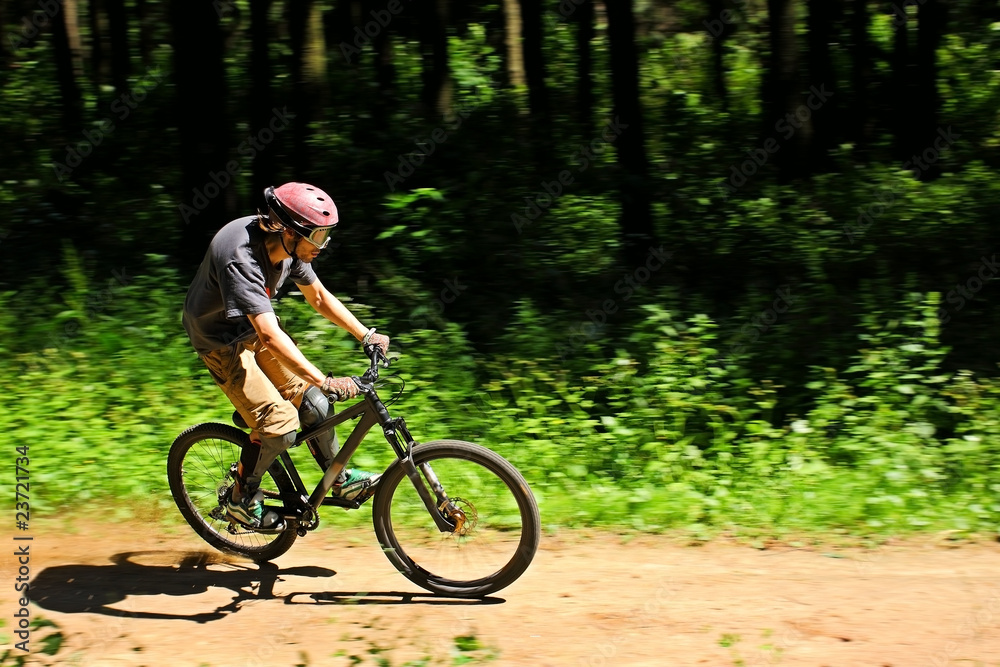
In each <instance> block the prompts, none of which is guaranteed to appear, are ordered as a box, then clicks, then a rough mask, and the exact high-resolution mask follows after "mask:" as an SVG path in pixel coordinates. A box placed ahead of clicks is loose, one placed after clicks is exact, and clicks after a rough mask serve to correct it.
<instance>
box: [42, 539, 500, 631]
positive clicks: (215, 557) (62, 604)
mask: <svg viewBox="0 0 1000 667" xmlns="http://www.w3.org/2000/svg"><path fill="white" fill-rule="evenodd" d="M143 557H152V558H153V559H154V560H157V561H159V562H161V563H166V564H162V565H161V564H143V563H141V562H137V560H138V559H140V558H143ZM110 560H111V564H108V565H57V566H55V567H48V568H46V569H44V570H42V571H41V572H40V573H39V574H38V575H37V576H36V577H35V578H34V579H32V580H31V582H30V588H29V591H30V596H31V600H32V602H34V603H35V604H37V605H38V606H39V607H41V608H42V609H47V610H50V611H56V612H61V613H64V614H80V613H88V614H103V615H107V616H116V617H128V618H139V619H161V620H162V619H170V620H186V621H194V622H196V623H208V622H210V621H217V620H219V619H222V618H225V617H226V616H228V615H230V614H234V613H236V612H238V611H239V610H240V609H241V608H242V607H243V606H244V605H245V604H246V603H247V602H251V601H259V600H282V601H283V602H284V603H285V604H341V605H351V604H420V605H442V604H443V605H481V604H499V603H502V602H505V600H504V599H503V598H496V597H486V598H480V599H474V600H465V599H458V598H446V597H438V596H435V595H433V594H432V593H409V592H396V591H386V592H376V591H364V592H363V591H353V592H347V591H344V592H334V593H331V592H308V591H295V592H292V593H287V594H283V595H276V594H275V593H274V586H275V584H276V583H277V582H278V581H284V580H285V579H284V577H293V576H294V577H316V578H318V577H323V578H326V577H332V576H336V574H337V573H336V571H334V570H331V569H329V568H325V567H319V566H298V567H289V568H280V567H278V566H277V565H275V564H274V563H250V562H244V561H240V560H237V559H235V558H230V557H227V556H225V555H222V554H216V553H206V552H180V553H178V552H176V551H126V552H122V553H118V554H115V555H113V556H111V558H110ZM213 588H214V589H228V590H230V591H232V592H233V593H234V596H233V598H232V599H231V600H230V601H229V602H228V603H226V604H223V605H221V606H218V607H216V608H215V609H214V610H212V611H206V612H200V613H193V614H182V613H174V612H167V611H137V610H133V609H129V608H125V609H122V608H118V607H116V606H114V605H121V604H123V603H124V605H125V607H130V606H133V605H134V604H135V602H134V601H135V600H136V599H137V598H141V597H143V596H157V595H168V596H185V595H201V594H204V593H208V592H209V590H210V589H213ZM303 598H305V599H303ZM308 600H311V602H310V601H308Z"/></svg>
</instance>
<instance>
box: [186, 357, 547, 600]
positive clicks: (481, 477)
mask: <svg viewBox="0 0 1000 667" xmlns="http://www.w3.org/2000/svg"><path fill="white" fill-rule="evenodd" d="M365 353H366V354H367V355H368V357H369V360H370V362H371V365H370V367H369V368H368V370H366V371H365V372H364V374H363V375H362V376H361V377H357V376H354V378H353V379H354V381H355V383H356V384H357V385H358V393H359V396H360V397H361V398H362V400H361V401H359V402H357V403H355V404H353V405H351V406H349V407H347V408H345V409H343V410H342V411H340V412H338V413H336V414H331V416H329V417H328V418H327V419H326V420H324V421H322V422H321V423H318V424H315V425H313V426H311V427H308V428H305V429H303V430H302V431H301V432H300V433H299V434H298V435H297V436H296V439H295V443H294V444H293V445H292V446H291V447H290V448H289V449H288V450H286V451H285V452H283V453H282V454H281V456H280V457H279V458H278V459H277V460H276V461H275V462H274V463H273V464H272V465H271V467H270V468H269V469H268V471H267V473H266V474H265V475H264V479H263V480H262V481H261V485H260V488H261V490H262V491H263V492H264V503H265V512H266V511H267V510H272V511H274V512H277V513H278V515H279V516H281V518H282V521H281V523H280V524H278V525H277V526H276V527H275V528H273V529H269V530H265V529H260V530H254V529H251V528H247V527H246V526H244V525H242V524H240V523H238V522H234V521H232V520H231V519H229V518H228V517H227V513H226V503H227V501H228V499H229V496H230V492H231V491H232V488H233V484H234V483H235V480H236V471H237V463H238V461H239V460H240V451H241V449H242V448H243V447H248V446H250V437H249V434H248V432H247V430H241V429H239V428H236V427H235V426H230V425H228V424H219V423H205V424H199V425H197V426H193V427H191V428H189V429H187V430H186V431H184V432H183V433H181V434H180V435H179V436H178V437H177V439H176V440H174V443H173V445H171V447H170V454H169V457H168V460H167V477H168V479H169V481H170V491H171V494H172V495H173V498H174V501H175V502H176V503H177V508H178V509H179V510H180V512H181V514H182V515H183V516H184V518H185V519H186V520H187V522H188V523H189V524H190V525H191V527H192V528H194V530H195V532H197V533H198V535H200V536H201V537H202V538H203V539H204V540H205V541H206V542H208V543H209V544H210V545H212V546H213V547H215V548H216V549H219V550H220V551H223V552H227V553H231V554H235V555H238V556H243V557H246V558H250V559H252V560H254V561H257V562H264V561H269V560H272V559H274V558H277V557H278V556H280V555H282V554H283V553H285V552H286V551H288V549H289V548H291V546H292V544H293V543H294V542H295V539H296V538H297V537H302V536H305V535H306V533H309V532H311V531H313V530H316V528H317V527H318V526H319V523H320V516H319V510H320V507H321V506H331V505H332V506H336V507H342V508H345V509H349V510H353V509H358V508H359V507H361V506H362V505H363V504H364V503H365V502H366V501H367V500H368V498H362V499H358V500H343V499H340V498H337V497H335V496H329V497H328V495H327V494H328V493H329V491H330V489H331V487H332V486H333V483H334V481H335V480H336V479H337V476H338V475H339V474H340V472H341V471H342V470H343V469H344V468H345V467H347V463H348V461H349V460H350V459H351V457H352V456H353V455H354V453H355V451H356V450H357V449H358V447H359V445H360V444H361V441H362V440H363V439H364V437H365V435H366V434H367V433H368V431H369V430H371V429H372V428H373V427H374V426H376V425H378V426H380V427H381V428H382V433H383V435H384V436H385V440H386V442H388V443H389V446H390V447H391V448H392V450H393V452H394V453H395V455H396V459H395V460H394V461H393V462H392V463H391V464H390V465H389V467H388V468H386V470H385V472H384V473H382V477H381V479H380V480H379V482H378V484H377V485H376V487H375V492H374V495H372V496H371V497H372V499H373V500H372V521H373V523H374V527H375V535H376V538H377V539H378V542H379V544H380V545H381V547H382V551H383V553H385V555H386V557H387V558H388V559H389V561H390V562H391V563H392V564H393V565H394V566H395V567H396V569H398V570H399V571H400V572H401V573H402V574H403V576H405V577H406V578H407V579H409V580H410V581H412V582H413V583H415V584H416V585H418V586H420V587H421V588H425V589H427V590H429V591H432V592H434V593H439V594H443V595H448V596H452V597H464V598H470V597H483V596H486V595H489V594H491V593H495V592H496V591H499V590H501V589H503V588H505V587H507V586H509V585H510V584H512V583H513V582H514V581H515V580H516V579H517V578H518V577H519V576H521V574H522V573H524V571H525V570H526V569H527V567H528V565H529V564H530V563H531V560H532V558H533V557H534V555H535V552H536V550H537V549H538V542H539V540H540V538H541V521H540V518H539V515H538V505H537V503H536V502H535V498H534V496H533V495H532V493H531V490H530V489H529V488H528V484H527V482H525V480H524V477H522V476H521V474H520V473H519V472H518V471H517V469H516V468H514V466H512V465H511V464H510V463H508V462H507V461H506V460H505V459H504V458H503V457H501V456H500V455H499V454H497V453H495V452H493V451H491V450H489V449H487V448H486V447H482V446H480V445H477V444H473V443H471V442H463V441H460V440H435V441H432V442H427V443H423V444H418V443H417V442H415V441H414V440H413V438H412V436H411V435H410V431H409V430H408V428H407V426H406V422H405V421H404V419H403V418H402V417H391V416H390V415H389V412H388V410H387V408H386V406H385V404H384V403H383V402H382V401H381V400H380V399H379V396H378V391H377V389H378V388H380V387H382V386H384V385H385V384H386V383H387V381H388V380H389V379H390V378H383V380H382V381H380V380H379V367H380V366H382V367H388V365H389V360H388V359H387V358H386V357H385V356H383V355H382V353H381V351H380V350H379V349H378V348H377V347H372V346H366V347H365ZM390 377H392V376H390ZM401 394H402V388H400V390H399V393H397V394H396V395H395V396H394V397H393V398H392V400H390V401H389V403H390V404H391V403H392V402H393V401H394V400H396V399H398V398H399V396H400V395H401ZM332 412H333V411H332V410H331V413H332ZM352 419H358V420H359V421H358V423H357V425H356V426H355V427H354V430H353V431H352V432H351V434H350V436H348V438H347V440H346V441H345V443H344V446H343V447H342V448H341V449H340V451H339V452H338V453H337V456H336V457H334V461H333V463H332V464H331V465H330V467H329V468H327V469H326V470H325V471H324V472H323V477H322V479H321V480H320V481H319V483H318V484H317V485H316V488H315V489H313V491H312V492H311V493H308V492H307V489H306V487H305V484H303V482H302V478H301V477H300V476H299V472H298V470H297V469H296V467H295V463H294V462H293V460H292V454H291V452H292V450H293V449H295V448H296V447H298V446H299V445H301V444H302V443H303V442H305V443H309V449H310V451H311V452H312V454H313V459H314V460H315V461H316V463H317V464H318V465H319V466H320V468H321V469H322V463H321V458H320V455H319V450H318V449H317V448H316V447H314V441H313V442H311V441H312V440H313V439H314V438H316V437H317V436H319V435H322V434H324V433H327V432H329V430H330V429H332V428H334V427H335V426H337V425H338V424H342V423H344V422H346V421H348V420H352ZM234 423H235V424H237V425H238V426H241V427H243V429H248V428H249V427H248V426H247V425H246V422H244V421H243V420H242V418H240V417H239V413H235V414H234Z"/></svg>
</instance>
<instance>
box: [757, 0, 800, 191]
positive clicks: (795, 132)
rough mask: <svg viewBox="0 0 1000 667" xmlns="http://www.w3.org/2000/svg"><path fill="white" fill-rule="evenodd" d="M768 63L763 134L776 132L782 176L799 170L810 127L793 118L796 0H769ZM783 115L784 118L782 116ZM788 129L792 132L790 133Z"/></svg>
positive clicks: (795, 102) (796, 70)
mask: <svg viewBox="0 0 1000 667" xmlns="http://www.w3.org/2000/svg"><path fill="white" fill-rule="evenodd" d="M767 11H768V19H769V22H770V35H769V37H770V46H771V49H770V63H769V66H768V67H767V70H766V71H765V73H764V77H763V88H764V90H763V91H762V92H763V98H764V110H765V113H764V127H763V133H762V134H763V136H764V137H771V136H775V133H776V130H777V127H778V126H779V125H780V127H781V129H780V130H777V140H778V141H779V142H780V144H781V150H779V151H778V152H777V153H775V155H774V159H775V162H776V163H777V165H778V170H779V172H780V174H781V176H782V178H783V179H789V178H792V177H794V176H796V175H798V174H800V173H801V169H800V168H801V166H802V162H803V160H802V157H803V156H802V146H803V143H804V140H805V138H806V137H807V136H808V134H809V132H810V130H811V128H810V127H809V125H808V120H805V121H803V120H801V119H799V118H796V116H795V114H796V111H797V109H798V107H799V93H798V74H799V61H798V56H799V54H798V46H797V44H796V41H795V13H796V0H768V2H767ZM782 119H784V120H782ZM789 130H791V134H789Z"/></svg>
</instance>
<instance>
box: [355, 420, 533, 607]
mask: <svg viewBox="0 0 1000 667" xmlns="http://www.w3.org/2000/svg"><path fill="white" fill-rule="evenodd" d="M410 456H411V458H412V460H413V463H414V465H416V466H418V474H419V471H420V468H419V466H420V465H421V464H422V463H432V464H433V465H432V466H431V468H432V469H433V471H434V474H435V476H436V477H437V478H438V479H439V480H440V482H441V485H442V486H443V487H444V490H445V492H446V493H448V494H449V496H450V497H451V498H452V500H453V501H456V502H459V501H461V503H465V505H464V507H468V508H471V510H472V513H473V514H475V515H476V518H475V519H474V525H473V527H472V529H471V531H472V532H475V535H471V533H467V534H463V535H460V536H456V534H455V533H441V532H440V531H438V529H437V528H436V526H435V525H434V524H433V521H432V519H431V517H430V516H429V515H428V514H427V509H426V507H425V506H424V505H423V504H422V502H421V501H419V499H417V498H418V497H417V495H416V491H415V489H414V488H413V485H412V484H410V480H409V478H408V477H407V476H406V473H405V471H404V470H403V467H402V465H401V464H400V462H399V461H394V462H393V463H392V464H391V465H390V466H389V467H388V468H387V469H386V471H385V472H384V473H383V474H382V478H381V480H379V483H378V486H377V487H376V491H375V498H374V502H373V506H372V520H373V522H374V524H375V534H376V536H377V538H378V541H379V544H380V545H381V546H382V551H383V553H385V555H386V557H387V558H388V559H389V561H390V562H391V563H392V564H393V566H395V567H396V569H397V570H399V572H400V573H402V575H403V576H404V577H406V578H407V579H409V580H410V581H412V582H413V583H415V584H416V585H418V586H420V587H421V588H424V589H426V590H429V591H432V592H434V593H438V594H442V595H447V596H450V597H460V598H481V597H485V596H487V595H490V594H492V593H495V592H497V591H499V590H501V589H503V588H506V587H507V586H509V585H511V584H512V583H514V581H516V580H517V578H518V577H520V576H521V575H522V574H523V573H524V571H525V570H526V569H527V568H528V566H529V565H530V564H531V560H532V558H534V555H535V552H536V551H537V550H538V544H539V541H540V540H541V519H540V517H539V514H538V504H537V503H536V502H535V498H534V496H533V495H532V493H531V490H530V489H529V488H528V484H527V482H526V481H525V480H524V477H523V476H522V475H521V473H519V472H518V471H517V469H516V468H514V466H512V465H511V464H510V463H509V462H507V461H506V460H505V459H504V458H503V457H501V456H500V455H499V454H497V453H496V452H493V451H491V450H489V449H487V448H485V447H482V446H480V445H477V444H474V443H471V442H464V441H461V440H435V441H432V442H428V443H425V444H422V445H417V446H415V447H413V449H412V450H411V452H410ZM463 461H464V462H468V463H471V464H473V465H475V466H479V468H481V470H479V469H475V475H478V477H475V478H474V479H476V480H477V481H475V482H471V483H470V482H468V481H462V480H463V478H462V476H457V478H452V479H449V475H450V474H451V473H449V470H450V469H451V468H455V469H456V470H457V469H458V467H462V469H463V470H464V467H466V466H465V465H464V464H460V463H456V462H463ZM463 474H464V473H463ZM489 475H493V476H495V478H496V479H493V478H491V477H489ZM453 477H455V476H453ZM468 479H473V478H468ZM497 480H499V482H502V485H503V486H499V485H498V484H496V482H497ZM401 482H403V485H402V486H400V483H401ZM484 484H485V485H486V486H489V485H492V487H491V488H492V489H493V491H494V492H495V493H500V494H503V495H502V496H501V497H500V498H498V499H491V497H489V496H487V495H486V494H485V493H483V494H482V496H481V497H480V498H478V499H477V500H469V499H466V498H464V497H462V494H465V493H468V492H469V491H470V490H472V491H473V492H474V493H473V495H475V493H476V492H475V489H477V488H481V487H482V488H485V487H483V485H484ZM504 488H506V490H507V492H509V493H510V497H509V498H507V497H506V495H505V494H506V492H505V491H504V490H503V489H504ZM401 489H407V491H401ZM400 496H404V497H406V498H410V500H409V503H410V505H409V507H411V508H413V509H412V511H413V512H415V513H416V514H414V516H418V515H422V516H421V520H420V521H418V522H414V521H413V520H412V519H411V518H409V517H407V516H404V515H402V514H400V516H399V517H398V519H399V521H398V523H399V524H400V525H398V526H397V525H395V524H394V522H393V512H394V501H396V500H397V499H398V498H399V497H400ZM491 501H492V502H494V503H495V506H496V507H497V508H498V509H497V510H496V514H490V512H489V510H490V509H491V508H492V506H491V505H490V502H491ZM501 501H503V502H506V503H507V507H508V512H509V513H508V515H506V521H507V522H508V523H509V522H511V521H514V516H513V514H512V513H513V512H514V506H513V505H511V504H510V503H511V501H513V503H516V514H517V519H519V524H518V528H517V529H518V530H519V531H520V534H519V535H518V536H517V537H516V547H515V546H514V542H515V540H514V536H513V535H510V534H509V533H511V532H513V531H509V530H507V529H505V528H503V527H500V526H501V523H502V522H500V521H499V520H498V523H496V524H493V523H491V522H492V521H493V520H496V519H497V517H499V515H500V514H501V513H502V510H500V509H499V507H500V506H501V505H502V504H503V502H501ZM477 502H478V503H479V506H478V507H476V505H475V503H477ZM483 510H486V514H485V515H484V514H483ZM417 524H420V525H422V529H421V532H423V533H424V535H423V538H424V539H423V540H422V541H423V542H424V543H425V544H423V545H421V544H419V542H420V540H416V541H413V540H410V541H409V544H408V546H407V547H404V546H403V544H402V542H401V540H400V535H399V530H400V529H401V530H403V531H405V530H407V529H410V530H416V528H415V526H416V525H417ZM496 536H500V540H506V542H509V543H510V544H509V547H508V546H504V547H503V549H502V550H501V549H500V548H499V547H495V543H496V541H497V540H494V541H493V542H491V541H490V540H491V538H495V537H496ZM408 539H409V538H406V537H404V538H403V540H402V541H408ZM434 540H437V543H438V544H440V545H441V546H444V547H445V549H446V550H447V553H443V550H441V549H438V548H437V547H435V546H434V542H433V541H434ZM476 540H480V542H479V543H478V544H479V545H483V544H485V548H487V549H493V550H495V551H497V552H498V553H499V554H500V555H499V556H498V557H496V558H495V559H487V560H484V561H483V562H482V563H479V562H478V561H475V560H473V556H474V557H475V558H479V557H480V555H481V554H480V553H479V552H478V551H477V548H478V547H477V546H476V545H477V542H476ZM409 545H415V546H409ZM469 545H472V548H471V550H470V551H471V552H476V553H475V554H472V553H469V554H465V553H464V552H463V549H469ZM455 547H457V550H456V549H455ZM507 551H510V554H509V557H508V555H506V552H507ZM424 552H428V554H434V553H435V552H442V553H443V555H444V561H448V562H452V561H453V560H454V561H455V562H457V561H460V560H463V559H464V560H467V561H469V563H468V564H469V566H470V568H472V569H479V570H481V571H480V572H478V573H477V574H476V575H474V576H473V578H471V579H462V578H451V577H450V576H443V575H441V574H438V573H435V572H433V571H431V570H430V569H428V568H427V567H426V566H425V565H422V564H421V563H420V562H418V560H421V556H422V555H423V553H424ZM416 553H419V554H421V556H418V557H416V558H415V557H414V554H416ZM428 557H430V558H432V559H433V556H428ZM438 560H441V559H438ZM489 560H495V562H496V563H500V564H499V566H498V567H497V569H495V570H493V571H490V570H492V569H493V567H496V566H495V565H493V564H491V563H490V562H489ZM442 562H443V561H442ZM425 563H426V561H425ZM482 568H485V569H482ZM483 572H486V573H485V574H483Z"/></svg>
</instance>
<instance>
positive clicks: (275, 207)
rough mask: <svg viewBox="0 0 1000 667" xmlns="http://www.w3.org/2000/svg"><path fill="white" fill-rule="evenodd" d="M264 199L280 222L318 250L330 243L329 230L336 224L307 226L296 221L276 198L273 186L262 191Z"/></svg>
mask: <svg viewBox="0 0 1000 667" xmlns="http://www.w3.org/2000/svg"><path fill="white" fill-rule="evenodd" d="M264 199H265V200H266V201H267V205H268V207H269V208H270V209H271V210H272V211H274V213H275V214H276V215H277V216H278V220H280V221H281V224H283V225H285V226H286V227H290V228H291V229H292V230H294V231H295V233H296V234H298V235H299V236H301V237H302V238H304V239H305V240H306V241H309V243H311V244H313V245H314V246H316V247H317V248H318V249H320V250H322V249H323V248H325V247H326V246H327V245H329V244H330V232H331V231H333V228H334V227H336V225H328V226H326V227H307V226H305V225H303V224H302V223H301V222H298V221H297V220H295V219H294V218H293V217H292V216H291V215H289V213H288V211H286V210H285V207H284V206H282V205H281V202H280V201H278V198H277V197H276V196H275V194H274V188H273V187H269V188H268V189H266V190H265V191H264Z"/></svg>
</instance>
